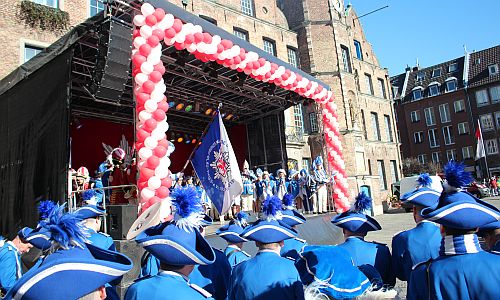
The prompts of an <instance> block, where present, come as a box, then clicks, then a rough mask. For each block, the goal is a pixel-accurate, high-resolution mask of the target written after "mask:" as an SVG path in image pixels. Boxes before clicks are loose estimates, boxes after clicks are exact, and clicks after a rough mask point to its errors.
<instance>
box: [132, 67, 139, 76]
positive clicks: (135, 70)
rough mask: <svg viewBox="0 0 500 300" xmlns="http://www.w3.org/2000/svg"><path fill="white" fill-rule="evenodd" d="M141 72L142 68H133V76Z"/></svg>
mask: <svg viewBox="0 0 500 300" xmlns="http://www.w3.org/2000/svg"><path fill="white" fill-rule="evenodd" d="M139 73H141V70H139V69H136V68H134V69H133V70H132V77H135V76H137V74H139Z"/></svg>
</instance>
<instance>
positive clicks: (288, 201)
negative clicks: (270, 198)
mask: <svg viewBox="0 0 500 300" xmlns="http://www.w3.org/2000/svg"><path fill="white" fill-rule="evenodd" d="M283 205H285V207H293V206H294V205H295V198H294V197H293V195H292V194H290V193H286V194H285V195H284V196H283Z"/></svg>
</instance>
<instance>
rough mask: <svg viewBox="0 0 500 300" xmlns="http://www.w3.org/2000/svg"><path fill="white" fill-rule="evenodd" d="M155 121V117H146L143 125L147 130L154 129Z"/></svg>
mask: <svg viewBox="0 0 500 300" xmlns="http://www.w3.org/2000/svg"><path fill="white" fill-rule="evenodd" d="M156 125H157V122H156V120H155V119H147V120H146V122H144V127H145V128H146V129H147V130H151V131H152V130H154V129H155V128H156Z"/></svg>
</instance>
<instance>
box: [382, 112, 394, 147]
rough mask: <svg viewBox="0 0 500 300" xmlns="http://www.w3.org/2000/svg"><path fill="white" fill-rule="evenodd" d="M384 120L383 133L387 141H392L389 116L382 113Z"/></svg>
mask: <svg viewBox="0 0 500 300" xmlns="http://www.w3.org/2000/svg"><path fill="white" fill-rule="evenodd" d="M384 121H385V134H386V135H387V141H389V142H394V138H393V137H392V126H391V118H390V117H389V116H388V115H384Z"/></svg>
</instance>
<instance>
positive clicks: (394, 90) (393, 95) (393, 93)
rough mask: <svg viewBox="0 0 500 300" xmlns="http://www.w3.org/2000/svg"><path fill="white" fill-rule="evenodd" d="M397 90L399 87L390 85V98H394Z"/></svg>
mask: <svg viewBox="0 0 500 300" xmlns="http://www.w3.org/2000/svg"><path fill="white" fill-rule="evenodd" d="M398 92H399V87H397V86H392V98H396V96H397V95H398Z"/></svg>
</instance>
